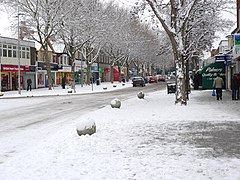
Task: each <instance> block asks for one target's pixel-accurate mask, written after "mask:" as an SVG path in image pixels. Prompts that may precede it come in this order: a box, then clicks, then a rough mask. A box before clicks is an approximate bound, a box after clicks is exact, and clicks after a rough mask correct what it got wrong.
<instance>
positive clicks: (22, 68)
mask: <svg viewBox="0 0 240 180" xmlns="http://www.w3.org/2000/svg"><path fill="white" fill-rule="evenodd" d="M27 71H29V66H26V67H25V66H20V72H27ZM2 72H18V66H16V65H2Z"/></svg>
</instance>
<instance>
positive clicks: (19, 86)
mask: <svg viewBox="0 0 240 180" xmlns="http://www.w3.org/2000/svg"><path fill="white" fill-rule="evenodd" d="M18 3H19V2H18ZM21 15H24V14H23V13H19V4H18V15H17V18H18V44H17V49H18V50H17V58H18V94H19V95H21V77H20V76H21V70H20V28H19V16H21Z"/></svg>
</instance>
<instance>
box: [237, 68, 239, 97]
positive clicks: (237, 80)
mask: <svg viewBox="0 0 240 180" xmlns="http://www.w3.org/2000/svg"><path fill="white" fill-rule="evenodd" d="M237 81H238V92H237V99H239V94H240V72H239V73H238V74H237Z"/></svg>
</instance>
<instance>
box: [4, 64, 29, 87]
mask: <svg viewBox="0 0 240 180" xmlns="http://www.w3.org/2000/svg"><path fill="white" fill-rule="evenodd" d="M25 72H29V66H20V84H21V89H24V74H25ZM1 83H2V91H11V90H18V66H17V65H4V64H2V65H1Z"/></svg>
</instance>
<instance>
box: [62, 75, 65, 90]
mask: <svg viewBox="0 0 240 180" xmlns="http://www.w3.org/2000/svg"><path fill="white" fill-rule="evenodd" d="M65 86H66V78H65V76H63V78H62V88H63V89H65Z"/></svg>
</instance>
